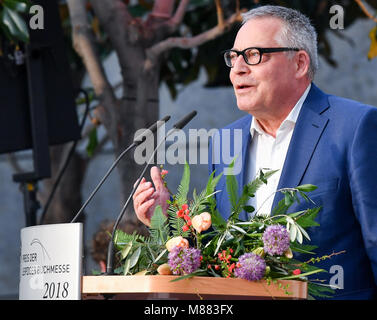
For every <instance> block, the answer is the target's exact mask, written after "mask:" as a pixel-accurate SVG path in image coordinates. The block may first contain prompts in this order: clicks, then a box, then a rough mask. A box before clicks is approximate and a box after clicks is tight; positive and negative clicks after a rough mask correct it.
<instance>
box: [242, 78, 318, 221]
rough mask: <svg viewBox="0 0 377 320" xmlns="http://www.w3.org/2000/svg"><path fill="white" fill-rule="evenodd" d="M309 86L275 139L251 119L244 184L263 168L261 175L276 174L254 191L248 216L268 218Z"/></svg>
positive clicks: (249, 203) (282, 124)
mask: <svg viewBox="0 0 377 320" xmlns="http://www.w3.org/2000/svg"><path fill="white" fill-rule="evenodd" d="M310 87H311V84H309V86H308V87H307V88H306V90H305V92H304V93H303V95H302V96H301V98H300V99H299V100H298V101H297V103H296V105H295V106H294V107H293V109H292V110H291V112H290V113H289V114H288V116H287V117H286V118H285V120H284V121H283V122H282V123H281V125H280V127H279V129H278V130H277V132H276V138H274V137H273V136H271V135H269V134H268V133H266V132H265V131H264V130H263V129H262V128H261V126H260V125H259V123H258V121H257V120H256V119H255V118H254V117H253V119H252V122H251V125H250V134H251V145H250V151H249V152H250V154H249V161H248V168H247V170H248V171H247V179H248V181H246V183H249V182H250V181H252V180H253V179H255V177H257V175H258V173H259V170H260V169H263V171H264V172H265V171H266V170H279V171H277V172H276V173H274V174H273V175H272V176H271V177H270V178H269V179H268V180H267V184H263V185H262V186H261V187H260V188H259V189H258V190H257V192H256V194H255V197H254V198H250V200H249V202H248V205H251V206H253V207H254V208H255V211H254V212H252V213H251V215H254V214H257V215H270V213H271V209H272V202H273V200H274V194H275V192H276V189H277V186H278V184H279V179H280V175H281V171H282V170H283V166H284V161H285V157H286V155H287V151H288V147H289V143H290V141H291V138H292V133H293V130H294V127H295V124H296V121H297V118H298V115H299V113H300V110H301V107H302V105H303V103H304V101H305V99H306V96H307V95H308V93H309V90H310Z"/></svg>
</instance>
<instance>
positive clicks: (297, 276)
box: [278, 269, 327, 280]
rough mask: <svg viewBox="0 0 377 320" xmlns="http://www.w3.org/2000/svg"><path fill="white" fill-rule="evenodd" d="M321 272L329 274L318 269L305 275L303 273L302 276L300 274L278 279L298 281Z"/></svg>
mask: <svg viewBox="0 0 377 320" xmlns="http://www.w3.org/2000/svg"><path fill="white" fill-rule="evenodd" d="M319 272H327V271H326V270H324V269H316V270H313V271H309V272H305V273H301V274H298V275H292V276H287V277H281V278H278V280H292V279H298V278H301V277H307V276H310V275H312V274H315V273H319Z"/></svg>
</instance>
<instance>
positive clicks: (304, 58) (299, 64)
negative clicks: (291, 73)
mask: <svg viewBox="0 0 377 320" xmlns="http://www.w3.org/2000/svg"><path fill="white" fill-rule="evenodd" d="M295 66H296V79H300V78H302V77H305V76H307V75H308V72H309V67H310V57H309V54H308V53H307V52H306V51H304V50H300V51H299V52H298V53H297V54H296V55H295Z"/></svg>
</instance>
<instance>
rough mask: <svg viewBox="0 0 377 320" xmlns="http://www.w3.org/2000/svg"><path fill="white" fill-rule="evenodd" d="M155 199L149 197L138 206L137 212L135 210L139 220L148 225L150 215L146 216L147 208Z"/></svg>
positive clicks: (149, 223)
mask: <svg viewBox="0 0 377 320" xmlns="http://www.w3.org/2000/svg"><path fill="white" fill-rule="evenodd" d="M154 202H155V200H154V199H150V200H148V201H146V202H144V203H143V204H142V205H141V206H140V207H139V210H138V212H136V215H137V217H138V218H139V219H140V221H141V222H143V223H144V224H145V225H147V226H149V227H150V225H151V217H150V216H148V211H149V209H150V208H151V207H152V206H153V204H154Z"/></svg>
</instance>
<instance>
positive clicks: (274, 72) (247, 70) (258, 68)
mask: <svg viewBox="0 0 377 320" xmlns="http://www.w3.org/2000/svg"><path fill="white" fill-rule="evenodd" d="M281 26H282V22H281V21H280V20H279V19H276V18H269V17H268V18H267V17H265V18H256V19H252V20H249V21H248V22H247V23H246V24H244V25H243V26H242V27H241V29H240V30H239V31H238V33H237V36H236V39H235V41H234V46H233V49H235V50H239V51H240V50H243V49H245V48H248V47H260V48H275V47H282V45H281V44H279V43H278V42H277V41H276V40H275V39H276V35H278V34H279V30H280V28H281ZM294 72H295V68H294V63H293V62H292V61H291V60H290V59H289V58H288V56H287V55H286V53H284V52H274V53H264V54H263V56H262V61H261V62H260V64H258V65H253V66H250V65H248V64H246V62H245V61H244V59H243V57H242V55H239V56H238V58H237V60H236V62H235V64H234V66H233V68H231V69H230V75H229V77H230V81H231V82H232V84H233V88H234V92H235V95H236V97H237V105H238V108H239V109H240V110H243V111H246V112H248V113H250V114H252V115H253V116H255V117H256V118H260V119H273V118H274V116H275V115H276V113H278V111H279V110H278V109H277V108H278V106H279V105H281V103H282V101H285V98H286V97H287V96H288V95H290V94H291V92H292V87H293V86H292V82H291V80H293V79H294ZM288 100H289V99H288Z"/></svg>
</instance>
